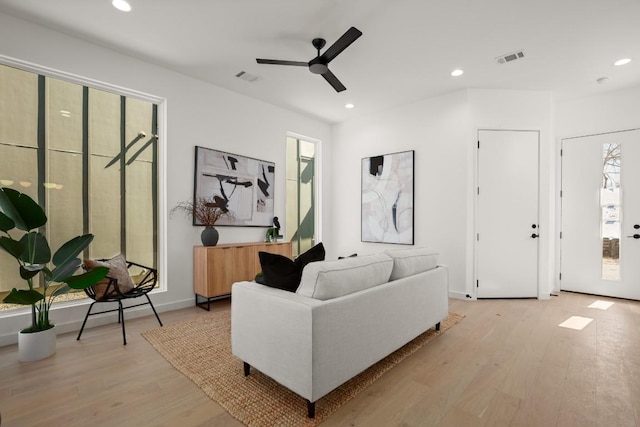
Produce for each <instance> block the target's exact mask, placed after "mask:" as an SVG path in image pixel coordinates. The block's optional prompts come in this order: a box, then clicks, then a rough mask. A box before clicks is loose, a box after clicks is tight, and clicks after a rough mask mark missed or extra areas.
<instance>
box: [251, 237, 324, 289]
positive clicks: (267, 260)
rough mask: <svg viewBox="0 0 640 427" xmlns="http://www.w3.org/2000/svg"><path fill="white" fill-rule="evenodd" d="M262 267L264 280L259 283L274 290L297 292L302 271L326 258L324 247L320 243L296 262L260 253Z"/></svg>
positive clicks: (281, 256) (283, 257)
mask: <svg viewBox="0 0 640 427" xmlns="http://www.w3.org/2000/svg"><path fill="white" fill-rule="evenodd" d="M258 257H259V258H260V266H261V267H262V280H261V281H260V282H259V283H261V284H263V285H266V286H271V287H272V288H278V289H284V290H285V291H289V292H295V291H296V289H297V288H298V285H299V284H300V276H301V275H302V269H303V268H304V267H305V266H306V265H307V264H309V263H310V262H314V261H322V260H323V259H324V257H325V251H324V246H323V244H322V243H318V244H317V245H315V246H314V247H312V248H311V249H309V250H308V251H306V252H303V253H301V254H300V255H299V256H298V257H297V258H296V259H295V260H291V259H290V258H288V257H286V256H283V255H279V254H272V253H269V252H258Z"/></svg>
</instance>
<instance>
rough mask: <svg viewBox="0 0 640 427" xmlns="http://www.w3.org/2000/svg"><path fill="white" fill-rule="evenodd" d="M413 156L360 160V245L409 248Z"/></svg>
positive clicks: (412, 203)
mask: <svg viewBox="0 0 640 427" xmlns="http://www.w3.org/2000/svg"><path fill="white" fill-rule="evenodd" d="M414 153H415V152H414V151H413V150H411V151H403V152H401V153H392V154H385V155H383V156H375V157H366V158H364V159H362V177H361V182H362V210H361V225H362V229H361V240H362V241H363V242H378V243H397V244H404V245H413V237H414V232H413V223H414V216H413V205H414V188H413V187H414V184H413V182H414Z"/></svg>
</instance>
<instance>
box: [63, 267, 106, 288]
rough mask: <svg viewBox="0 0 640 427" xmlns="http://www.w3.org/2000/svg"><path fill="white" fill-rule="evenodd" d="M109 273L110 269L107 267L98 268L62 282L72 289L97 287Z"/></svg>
mask: <svg viewBox="0 0 640 427" xmlns="http://www.w3.org/2000/svg"><path fill="white" fill-rule="evenodd" d="M108 273H109V269H108V268H107V267H96V268H94V269H92V270H89V271H87V272H86V273H83V274H79V275H77V276H70V277H67V278H65V279H63V280H62V281H63V282H65V283H66V284H67V285H69V287H70V288H73V289H84V288H88V287H89V286H93V285H95V284H96V283H98V282H99V281H100V280H102V279H104V278H105V277H106V276H107V274H108Z"/></svg>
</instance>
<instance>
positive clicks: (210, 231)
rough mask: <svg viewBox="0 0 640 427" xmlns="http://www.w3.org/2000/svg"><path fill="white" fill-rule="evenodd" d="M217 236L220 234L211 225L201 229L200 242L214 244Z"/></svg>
mask: <svg viewBox="0 0 640 427" xmlns="http://www.w3.org/2000/svg"><path fill="white" fill-rule="evenodd" d="M219 237H220V235H219V234H218V230H216V229H215V228H214V227H213V226H210V227H206V228H205V229H204V230H202V234H200V240H202V244H203V245H204V246H215V245H216V244H218V238H219Z"/></svg>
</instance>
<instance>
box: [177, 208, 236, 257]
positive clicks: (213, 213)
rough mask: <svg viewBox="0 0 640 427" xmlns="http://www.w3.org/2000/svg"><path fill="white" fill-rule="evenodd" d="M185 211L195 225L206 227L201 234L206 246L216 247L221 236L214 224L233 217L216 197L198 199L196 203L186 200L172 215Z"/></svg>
mask: <svg viewBox="0 0 640 427" xmlns="http://www.w3.org/2000/svg"><path fill="white" fill-rule="evenodd" d="M175 211H183V212H184V213H185V215H187V216H188V217H189V218H191V219H192V220H193V225H204V226H205V229H204V230H202V233H201V234H200V240H202V244H203V245H204V246H215V245H216V244H218V237H219V236H220V235H219V233H218V230H216V229H215V227H214V224H215V223H216V222H218V220H219V219H220V218H222V217H223V216H229V215H231V212H230V211H229V210H228V209H227V208H226V206H223V205H222V204H221V203H220V201H219V200H217V199H216V198H215V197H211V198H206V197H196V198H195V199H194V201H191V200H186V201H184V202H180V203H178V204H177V205H176V206H175V207H174V208H173V209H171V213H173V212H175Z"/></svg>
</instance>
